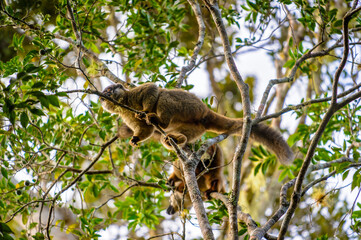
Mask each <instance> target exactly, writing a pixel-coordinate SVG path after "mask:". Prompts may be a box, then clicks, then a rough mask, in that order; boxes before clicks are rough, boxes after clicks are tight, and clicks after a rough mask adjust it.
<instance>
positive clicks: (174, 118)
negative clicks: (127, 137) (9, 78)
mask: <svg viewBox="0 0 361 240" xmlns="http://www.w3.org/2000/svg"><path fill="white" fill-rule="evenodd" d="M103 93H104V94H106V95H108V96H110V97H112V98H113V99H114V100H116V101H118V102H119V103H121V104H124V105H127V106H129V107H131V108H133V109H136V110H138V111H143V112H146V113H147V115H146V118H145V119H142V118H141V117H140V116H139V115H138V114H135V113H134V112H132V111H129V110H126V109H124V108H122V107H120V106H117V105H114V104H113V103H111V102H110V101H107V100H102V99H101V101H102V105H103V107H104V109H105V110H107V111H109V112H112V113H117V114H119V115H120V116H121V118H122V119H123V120H124V122H125V123H126V124H127V125H128V126H129V127H130V128H131V129H132V131H133V137H132V139H131V141H130V143H131V144H132V145H134V146H136V145H137V144H138V142H141V141H144V140H146V139H147V138H149V137H150V136H152V135H153V133H154V129H155V128H154V126H153V125H152V124H158V125H159V126H160V127H161V128H162V129H163V130H164V131H165V132H166V133H167V137H165V138H161V142H162V143H163V145H164V146H165V147H166V148H168V149H172V147H171V145H170V144H169V138H172V139H173V140H174V141H175V142H176V143H177V144H178V145H180V146H181V147H183V146H184V145H185V144H187V143H192V142H194V141H196V140H197V139H199V138H200V137H201V136H202V135H203V134H204V133H205V132H206V131H210V132H214V133H218V134H221V133H226V134H236V135H241V133H242V126H243V121H242V119H232V118H228V117H225V116H222V115H220V114H217V113H215V112H213V111H212V110H210V109H209V108H208V107H207V106H206V105H205V104H204V103H203V102H202V101H201V100H199V99H198V98H197V97H196V96H195V95H194V94H192V93H189V92H186V91H184V90H181V89H162V88H158V87H157V86H156V85H155V84H153V83H146V84H143V85H141V86H139V87H135V88H133V89H131V90H127V89H125V88H124V87H123V86H122V85H120V84H115V85H111V86H109V87H107V88H106V89H105V90H104V91H103ZM251 137H252V138H254V139H255V140H257V141H259V142H260V143H262V144H264V145H266V147H268V148H269V149H270V150H272V151H274V152H275V153H276V155H277V157H278V159H279V160H280V162H281V163H283V164H287V163H290V162H292V160H293V152H292V150H291V149H290V147H289V146H288V144H287V142H286V141H285V140H284V139H283V137H282V135H281V134H280V133H279V132H278V131H277V130H275V129H272V128H270V127H268V126H267V125H264V124H255V125H253V126H252V130H251Z"/></svg>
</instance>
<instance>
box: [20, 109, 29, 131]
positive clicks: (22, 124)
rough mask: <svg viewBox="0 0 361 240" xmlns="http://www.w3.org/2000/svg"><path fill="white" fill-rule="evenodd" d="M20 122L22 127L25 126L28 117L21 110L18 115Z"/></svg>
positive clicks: (27, 122)
mask: <svg viewBox="0 0 361 240" xmlns="http://www.w3.org/2000/svg"><path fill="white" fill-rule="evenodd" d="M20 123H21V126H23V128H26V127H27V126H28V124H29V117H28V115H27V114H26V112H22V113H21V115H20Z"/></svg>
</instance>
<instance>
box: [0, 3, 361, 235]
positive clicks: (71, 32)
mask: <svg viewBox="0 0 361 240" xmlns="http://www.w3.org/2000/svg"><path fill="white" fill-rule="evenodd" d="M7 2H9V3H7V4H6V5H5V2H4V1H2V2H1V6H0V7H1V10H0V11H1V14H0V35H1V36H2V39H1V40H0V45H1V48H0V75H1V79H0V89H1V90H0V108H1V110H2V111H0V146H1V147H0V238H1V239H31V238H32V239H45V238H49V237H53V239H55V236H60V235H58V234H64V235H73V236H76V237H78V238H79V239H98V238H100V237H101V236H102V234H104V231H107V229H108V228H109V227H111V226H115V225H118V226H121V227H125V228H127V231H128V232H127V234H128V236H129V238H134V239H135V238H136V237H139V236H137V234H136V232H137V231H139V229H146V230H145V231H146V233H144V236H142V237H148V236H153V235H156V234H154V232H155V229H159V228H161V227H162V228H163V230H164V232H165V233H167V232H170V230H169V229H170V227H168V228H167V227H164V224H163V223H164V222H166V221H169V218H168V217H165V216H164V214H163V210H165V209H166V207H167V203H168V196H169V194H170V193H171V191H170V190H171V189H170V188H169V186H168V185H167V184H166V183H167V178H168V176H169V173H170V171H171V162H172V161H174V160H175V159H176V158H177V155H176V154H175V153H174V152H169V151H167V150H165V148H164V147H163V146H162V145H161V144H160V143H158V142H155V141H151V140H149V141H146V142H144V143H142V144H141V145H140V146H139V148H132V147H131V146H130V145H129V138H128V139H117V140H116V141H115V142H111V141H112V139H113V138H114V137H115V136H117V131H118V127H119V125H122V124H123V123H122V121H121V120H120V119H117V117H116V116H114V115H111V114H109V113H107V112H105V111H104V110H103V109H102V107H101V105H100V103H99V102H98V98H97V96H96V95H94V94H89V92H86V91H85V90H88V89H92V90H94V89H95V90H98V91H101V90H102V88H103V87H104V86H106V85H107V84H109V82H110V81H113V82H123V83H127V84H128V85H130V86H131V85H132V84H141V83H144V82H149V81H151V82H155V83H157V84H158V85H160V86H163V87H166V88H174V87H176V85H177V77H178V76H179V70H180V69H181V67H182V66H183V65H186V64H188V63H189V61H190V59H191V56H192V54H193V47H194V46H195V45H197V44H199V43H197V34H196V33H198V25H197V21H196V19H195V16H194V13H193V12H192V8H191V7H190V6H189V4H188V2H187V1H183V0H181V1H176V0H167V1H155V0H151V1H142V0H133V1H128V0H111V1H105V0H98V1H66V0H59V1H25V0H22V1H7ZM220 5H221V6H220V8H221V10H222V17H223V19H224V22H226V23H227V30H228V31H229V39H230V41H231V44H232V49H235V55H238V56H241V58H240V59H242V58H243V57H242V56H243V55H242V54H238V53H246V52H247V51H248V50H250V49H252V51H253V50H255V49H257V51H258V52H260V51H263V50H264V49H266V51H264V52H262V54H263V55H262V58H265V59H266V58H268V59H269V60H270V61H272V62H273V63H274V65H275V69H277V78H286V77H288V76H289V75H290V74H291V73H292V71H293V69H294V68H297V71H296V73H295V76H294V78H293V80H292V82H291V83H289V84H288V85H287V86H286V85H285V84H284V85H278V86H277V94H274V97H270V98H269V102H268V103H269V106H271V105H272V103H274V104H273V105H272V106H274V105H277V106H276V107H275V110H274V111H275V112H277V111H281V110H282V107H283V103H287V104H289V103H290V102H292V103H295V104H298V103H299V105H300V106H298V105H297V106H296V105H289V106H288V107H289V108H290V109H291V112H292V116H291V117H290V116H288V115H284V116H283V122H282V123H285V125H286V126H285V127H284V126H283V125H281V124H280V120H279V119H276V118H275V119H273V122H272V125H273V126H276V127H280V126H282V128H283V127H284V128H285V129H282V130H283V131H284V132H285V136H289V138H288V142H289V144H290V145H292V146H293V149H294V150H295V153H296V159H295V161H294V163H293V164H292V165H290V166H279V165H278V163H277V159H276V157H275V156H274V155H273V154H271V153H270V152H268V151H267V150H266V149H265V148H263V147H262V146H260V145H259V146H256V147H253V148H251V150H250V151H248V153H247V156H249V157H248V158H247V159H244V162H245V163H246V164H244V176H242V178H243V181H242V186H240V187H242V189H243V190H242V192H243V193H242V194H245V195H247V197H245V198H241V199H242V201H243V202H240V205H241V206H242V207H243V206H245V207H246V209H247V210H249V212H250V214H251V215H252V216H255V217H256V218H258V219H257V221H259V222H260V224H261V223H263V222H266V220H267V219H268V218H269V214H268V215H265V214H264V213H265V212H266V213H267V212H269V211H270V209H271V210H272V212H274V211H276V210H277V207H275V206H276V203H278V200H279V199H278V198H279V191H278V192H277V191H275V189H281V184H284V183H287V182H288V181H290V180H292V179H294V178H295V177H296V176H297V175H298V173H299V171H300V169H301V167H302V164H303V160H304V156H305V155H306V154H307V152H308V151H309V150H310V146H311V144H312V141H313V138H314V136H315V135H316V134H317V131H318V129H319V126H320V124H321V122H322V121H323V119H324V117H325V113H326V111H327V109H328V108H329V106H330V104H329V100H322V101H317V102H312V103H307V102H308V101H309V100H310V99H326V98H327V97H329V96H330V94H331V92H332V83H333V82H334V80H335V79H334V76H335V74H334V73H335V71H336V70H335V69H336V68H337V66H338V64H339V58H341V57H342V54H343V48H342V45H341V44H340V43H341V37H342V17H343V15H344V13H345V12H346V11H348V10H349V9H350V6H351V2H350V1H346V2H343V1H302V0H296V1H289V0H281V1H260V0H255V1H251V0H246V1H231V2H225V3H222V2H220ZM202 14H203V16H204V18H205V19H206V22H207V24H206V25H207V31H206V32H207V34H206V37H205V40H204V42H205V43H204V46H203V48H202V51H201V52H200V55H201V56H200V57H198V60H197V62H196V68H194V69H193V70H194V71H191V72H189V73H188V74H189V75H188V76H187V77H188V79H187V80H186V81H185V84H184V85H183V86H182V88H183V89H184V90H186V91H189V90H192V89H193V88H194V87H197V85H198V86H199V85H200V84H199V82H197V81H193V82H192V81H191V79H192V77H193V76H194V75H195V72H197V71H200V69H201V68H202V64H204V65H206V69H207V71H208V73H209V74H210V76H211V77H210V79H211V83H212V90H213V92H214V95H216V96H210V97H207V98H205V99H203V102H204V103H206V104H207V106H208V107H209V108H212V107H213V108H214V110H215V111H218V112H222V114H225V115H227V116H231V117H243V112H242V111H241V110H240V109H239V105H240V103H241V100H240V99H241V96H240V93H239V91H238V89H237V85H236V83H235V82H234V81H233V80H232V79H231V77H230V74H229V72H228V70H225V69H228V68H227V67H226V65H225V61H224V59H223V58H219V55H220V54H223V48H221V47H220V45H221V43H220V42H219V41H220V40H219V39H218V37H217V36H218V33H216V30H215V29H216V28H215V24H214V23H213V22H212V21H211V16H210V13H209V11H208V10H207V9H206V8H205V7H204V8H202ZM360 26H361V18H360V14H358V15H357V14H356V15H355V16H354V18H353V19H352V21H351V22H350V24H349V27H350V29H352V30H351V31H350V35H349V39H350V46H351V51H350V54H349V59H348V62H347V67H346V68H345V69H344V71H343V72H342V75H341V76H342V77H341V79H340V82H339V86H338V92H339V93H345V92H346V91H348V90H349V89H351V88H354V89H353V91H351V93H349V95H350V94H352V93H355V92H357V91H358V90H357V89H358V88H357V86H359V85H360V81H359V79H360V78H359V68H360V67H359V66H360V62H359V61H358V60H357V57H356V56H357V54H359V49H358V48H357V47H358V46H359V40H360ZM317 44H318V45H317ZM316 45H317V47H316ZM317 51H318V53H319V55H317V56H315V57H312V58H311V57H310V58H307V59H304V60H303V61H301V62H300V60H302V59H303V57H304V56H306V55H307V54H309V53H311V52H317ZM217 56H218V58H216V57H217ZM316 57H317V58H316ZM242 60H243V59H242ZM357 61H358V62H357ZM257 64H259V65H261V64H263V63H257ZM243 65H245V66H246V67H247V64H245V63H244V62H241V63H240V66H241V67H242V68H243ZM257 67H258V69H262V67H263V66H257ZM242 68H241V69H242ZM259 72H262V71H259ZM214 73H216V74H214ZM255 74H256V75H251V76H246V78H245V79H246V82H247V83H248V85H249V86H250V91H251V99H250V100H251V101H252V103H253V104H254V106H255V108H254V109H257V108H258V102H257V101H258V99H257V97H258V98H259V92H258V88H260V86H262V84H263V82H261V79H260V75H259V73H255ZM212 76H213V77H214V76H216V77H215V78H217V79H216V80H215V79H214V80H212ZM220 76H221V77H220ZM195 78H197V77H195ZM270 78H271V76H267V81H268V80H269V79H270ZM197 80H198V79H197ZM355 86H356V87H355ZM74 89H76V90H80V91H76V92H74V91H72V90H74ZM263 89H264V88H262V90H263ZM280 93H282V94H283V93H284V96H281V95H282V94H280ZM346 93H347V92H346ZM349 95H348V96H349ZM346 98H347V94H345V95H343V96H342V97H340V98H339V99H338V100H339V101H341V100H344V99H346ZM360 112H361V104H360V99H359V98H357V99H356V100H354V101H351V102H350V103H349V104H346V105H345V106H344V107H343V108H341V109H340V110H339V111H337V112H335V114H334V115H333V116H332V118H331V120H330V121H329V122H328V124H327V126H326V127H325V131H324V133H323V134H322V136H321V138H320V139H319V143H318V145H317V148H316V149H315V154H314V155H313V158H312V167H315V168H316V167H319V166H321V164H324V166H326V164H329V166H328V165H327V167H324V168H320V169H321V170H322V171H318V172H316V173H312V174H308V176H307V179H306V180H305V184H312V183H314V185H317V183H316V182H315V180H317V179H320V178H321V177H324V176H326V175H327V174H331V173H333V175H332V176H335V179H340V180H338V181H340V182H341V183H342V184H341V185H342V187H340V186H339V185H338V186H335V185H334V184H333V182H332V181H326V182H325V184H324V185H321V186H319V184H318V186H319V187H320V188H321V190H320V191H318V190H316V188H311V190H309V191H308V192H305V193H304V196H303V201H304V203H305V204H303V205H301V206H300V207H299V209H298V211H297V212H296V215H295V217H294V218H297V219H298V221H297V222H294V223H292V224H293V225H292V226H291V227H294V229H297V230H295V231H291V232H290V233H289V234H290V237H294V234H299V235H300V236H303V237H306V238H312V239H328V237H327V236H333V235H334V234H335V232H336V231H338V233H339V237H340V239H357V238H358V236H359V235H360V228H361V212H360V209H361V205H360V203H359V200H358V198H354V199H352V201H350V200H348V201H346V200H345V199H344V197H343V196H341V195H343V194H340V192H339V191H345V192H347V194H349V193H350V192H352V191H354V192H355V191H359V190H360V185H361V173H360V171H361V168H360V163H359V161H360V153H361V140H360V139H361V137H360V128H361V124H360V123H361V114H360ZM269 113H273V108H270V107H268V108H266V109H265V114H269ZM277 121H278V122H277ZM294 129H295V130H294ZM212 136H214V135H211V134H210V135H207V136H206V137H204V138H202V140H205V139H206V138H209V137H212ZM235 140H236V139H235V138H233V137H229V139H228V140H227V142H226V143H222V149H223V151H224V156H225V159H226V163H227V164H226V165H225V166H224V173H225V178H226V180H227V181H226V182H227V184H226V185H227V186H228V190H229V191H231V184H230V181H229V180H230V179H229V178H228V176H232V170H233V169H232V167H231V166H232V164H229V163H230V162H231V160H230V159H232V155H233V153H234V152H235V149H236V144H237V141H235ZM108 143H109V146H108V145H107V144H108ZM110 143H111V144H110ZM197 144H200V143H199V142H198V143H197ZM197 147H198V145H197V146H193V148H197ZM88 166H91V168H90V169H87V167H88ZM86 169H87V170H86ZM85 170H86V171H85ZM274 180H276V181H274ZM344 186H346V187H344ZM272 187H273V188H272ZM316 191H318V192H317V193H321V195H322V196H321V197H319V198H317V199H315V197H313V196H315V195H317V194H315V192H316ZM319 195H320V194H319ZM326 197H329V198H330V199H332V201H330V202H331V203H329V204H324V205H322V204H320V205H319V206H318V207H315V206H313V204H310V203H309V202H311V200H312V201H316V202H321V200H320V199H324V198H326ZM305 205H307V206H305ZM208 211H209V213H208V218H209V221H210V223H211V224H217V225H218V226H219V225H221V224H222V223H223V221H224V218H225V217H227V216H228V212H227V209H226V207H225V206H224V205H223V204H222V203H221V202H220V201H218V200H212V201H211V202H210V205H209V207H208ZM348 211H349V213H350V214H348V213H347V212H348ZM187 213H188V211H187V210H185V211H183V214H185V215H187ZM325 213H327V214H325ZM347 214H348V215H347ZM344 216H346V217H345V218H346V221H343V220H341V219H344ZM309 218H312V223H313V224H312V225H313V226H315V227H313V228H312V229H311V230H310V231H309V232H308V233H307V234H308V235H307V236H305V235H302V231H303V230H304V229H306V228H307V227H308V225H307V224H308V222H309ZM182 219H183V220H184V219H192V218H191V217H189V216H186V217H183V216H182ZM192 220H193V219H192ZM170 221H172V219H171V220H170ZM325 222H327V223H328V224H329V226H332V228H330V227H329V226H328V227H326V226H325V225H324V223H325ZM174 225H176V224H174ZM276 226H277V225H276ZM172 227H173V226H172ZM177 228H178V229H177V231H176V232H181V231H180V230H179V229H180V228H181V226H177ZM307 229H308V228H307ZM340 229H341V230H340ZM345 229H346V230H345ZM343 230H345V231H343ZM298 231H300V232H298ZM276 232H277V231H276ZM336 233H337V232H336ZM248 234H250V233H249V232H248V233H247V227H246V225H241V226H240V228H239V235H240V236H245V237H244V238H245V239H248V238H249V235H248ZM195 237H197V236H195Z"/></svg>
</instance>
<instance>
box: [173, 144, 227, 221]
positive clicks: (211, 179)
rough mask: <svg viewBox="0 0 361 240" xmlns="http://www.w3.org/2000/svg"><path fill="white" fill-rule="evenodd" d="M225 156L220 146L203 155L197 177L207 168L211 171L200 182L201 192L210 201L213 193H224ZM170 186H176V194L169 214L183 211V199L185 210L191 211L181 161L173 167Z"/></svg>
mask: <svg viewBox="0 0 361 240" xmlns="http://www.w3.org/2000/svg"><path fill="white" fill-rule="evenodd" d="M223 164H224V161H223V156H222V151H221V149H220V147H219V146H218V145H212V146H211V147H209V149H208V150H207V152H206V153H205V154H204V155H203V157H202V160H201V162H199V164H198V166H197V168H196V172H195V174H196V176H198V175H199V174H201V173H202V172H203V171H204V170H205V167H207V168H208V169H209V170H208V172H205V173H204V174H203V175H201V176H200V177H199V178H198V180H197V183H198V187H199V190H200V191H201V192H203V193H205V197H204V198H205V199H209V198H210V196H209V194H210V193H211V192H220V193H224V192H225V189H224V180H223V172H222V171H223V168H222V166H223ZM168 184H169V185H171V186H174V187H175V189H174V192H173V193H172V195H171V196H170V200H169V202H170V205H169V207H168V209H167V213H168V214H174V213H175V212H177V211H178V210H179V209H181V205H182V201H183V197H184V202H183V203H184V205H183V208H186V209H189V208H191V207H192V202H191V199H190V196H189V194H188V193H187V192H186V193H185V195H184V196H183V194H184V189H185V182H184V178H183V168H182V164H181V162H180V161H179V160H176V161H175V162H174V165H173V173H172V174H171V175H170V176H169V178H168Z"/></svg>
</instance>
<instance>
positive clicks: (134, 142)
mask: <svg viewBox="0 0 361 240" xmlns="http://www.w3.org/2000/svg"><path fill="white" fill-rule="evenodd" d="M139 141H140V138H139V137H137V136H133V137H132V139H130V141H129V143H130V145H132V146H133V147H138V142H139Z"/></svg>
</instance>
